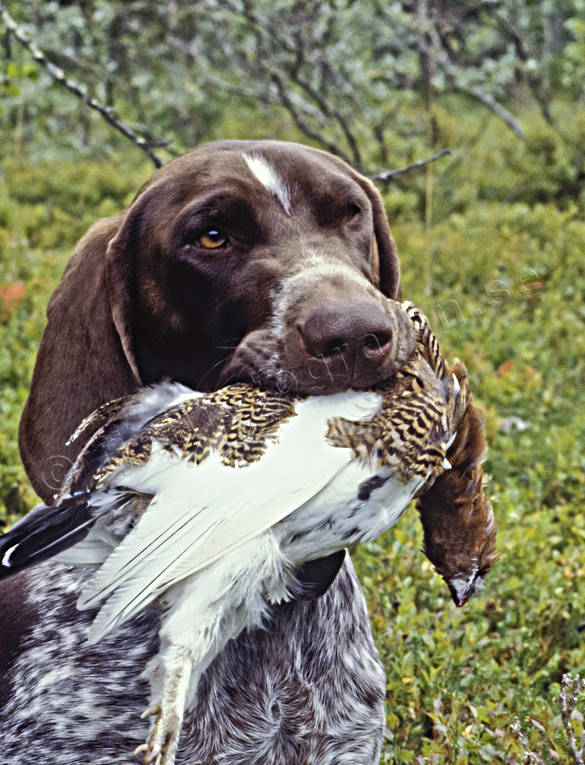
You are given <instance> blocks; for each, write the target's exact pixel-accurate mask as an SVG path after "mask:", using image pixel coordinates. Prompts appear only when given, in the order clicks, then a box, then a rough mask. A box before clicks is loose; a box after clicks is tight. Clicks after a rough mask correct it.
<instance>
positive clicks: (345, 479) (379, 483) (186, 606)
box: [0, 301, 495, 765]
mask: <svg viewBox="0 0 585 765" xmlns="http://www.w3.org/2000/svg"><path fill="white" fill-rule="evenodd" d="M402 309H403V310H404V311H405V312H406V315H407V317H408V318H409V320H410V321H411V323H412V325H413V327H414V329H415V333H416V337H417V342H416V347H415V351H414V353H413V355H412V357H411V359H410V360H409V361H408V362H407V363H406V364H405V365H404V366H403V367H402V368H401V369H400V370H399V371H398V372H397V373H396V374H395V376H394V377H393V378H392V379H390V380H387V381H385V382H384V383H383V384H381V385H380V386H378V387H377V388H374V389H372V390H349V391H345V392H341V393H333V394H329V395H318V396H309V397H302V396H299V395H292V394H288V393H286V392H282V391H280V392H279V391H272V390H264V389H261V388H258V387H254V386H252V385H250V384H248V383H234V384H232V385H229V386H226V387H225V388H222V389H219V390H218V391H215V392H212V393H201V392H197V391H193V390H191V389H189V388H187V387H186V386H184V385H182V384H180V383H178V382H173V381H163V382H162V383H158V384H156V385H153V386H150V387H146V388H144V389H142V390H140V391H138V392H137V393H136V394H133V395H131V396H127V397H124V398H122V399H118V400H115V401H112V402H108V403H107V404H105V405H104V406H103V407H101V408H100V409H98V410H97V411H96V412H94V413H93V414H92V415H90V416H89V417H88V418H86V420H85V421H84V422H83V423H82V424H81V425H80V427H79V428H78V429H77V431H76V432H75V433H74V434H73V436H72V437H71V439H70V441H74V440H76V439H78V438H80V437H81V436H82V435H83V433H84V432H86V431H87V430H88V429H89V427H90V426H91V427H92V429H95V432H94V434H93V435H92V436H91V437H90V438H89V439H88V441H87V443H86V444H85V446H84V447H83V449H82V450H81V452H80V454H79V456H78V458H77V460H76V462H75V463H74V465H73V467H72V468H71V470H70V471H69V474H68V476H67V477H66V479H65V481H64V483H63V486H62V487H61V489H60V491H59V493H58V494H57V495H56V497H55V500H54V503H53V504H52V505H51V506H40V507H37V508H36V509H34V510H33V511H32V512H31V513H30V514H29V515H28V516H26V517H25V518H24V519H23V520H22V521H20V522H19V523H17V524H16V525H15V526H14V527H13V529H12V530H11V531H9V532H8V533H7V534H5V535H4V536H3V537H1V538H0V578H3V577H5V576H9V575H11V574H14V573H17V572H18V571H20V570H22V569H24V568H27V567H29V566H31V565H35V564H36V563H39V562H41V561H43V560H46V559H48V558H50V557H55V558H56V559H57V560H60V561H61V562H63V563H67V564H69V565H79V566H85V567H87V566H90V567H93V568H94V569H97V570H95V571H94V570H92V573H91V575H90V576H89V577H88V578H87V579H86V580H85V581H84V582H83V584H82V586H81V589H80V594H79V598H78V601H77V606H78V608H79V609H82V610H83V609H95V608H97V609H98V611H97V615H96V616H95V618H94V620H93V623H92V625H91V628H90V631H89V634H88V641H89V642H90V643H95V642H97V641H98V640H99V639H100V638H101V637H102V636H103V635H105V634H106V633H108V632H110V631H111V630H113V629H115V628H116V626H118V625H119V624H121V623H122V622H124V621H125V620H127V619H129V618H130V617H132V616H133V615H135V614H136V613H138V612H139V611H140V610H142V609H143V608H145V607H146V606H147V605H149V604H151V603H153V602H155V603H156V604H157V605H158V607H159V608H161V609H162V611H163V616H162V621H161V628H160V632H159V638H160V647H159V651H158V653H157V654H156V655H155V656H154V657H153V659H152V660H151V661H150V663H149V665H148V666H147V668H146V669H145V672H144V676H145V677H146V678H147V679H148V680H149V682H150V689H151V694H150V703H149V706H148V708H147V709H146V710H145V712H144V714H143V717H152V718H153V719H152V722H151V728H150V733H149V736H148V739H147V741H146V742H145V743H144V744H141V745H140V746H139V747H138V748H137V750H136V754H143V755H144V761H145V763H152V764H154V765H172V763H173V762H174V758H175V753H176V750H177V746H178V741H179V735H180V730H181V723H182V720H183V715H184V711H185V709H186V708H187V707H188V706H190V705H192V704H193V702H194V700H195V698H196V694H197V687H198V684H199V680H200V678H201V676H202V675H203V673H204V672H205V670H206V668H207V667H208V666H209V664H210V663H211V662H212V661H213V659H214V658H215V656H217V655H218V654H219V653H220V652H221V651H222V649H223V647H224V646H225V645H226V643H227V642H228V641H229V640H230V639H232V638H234V637H236V636H237V635H238V634H240V633H241V632H242V631H243V630H244V629H250V628H254V627H258V626H260V625H262V623H263V622H264V620H265V619H266V618H268V610H269V606H270V604H274V603H279V602H283V601H286V600H288V599H290V598H292V597H295V596H298V595H299V594H300V593H299V587H300V585H299V583H298V582H297V581H296V579H295V573H296V571H297V570H298V569H299V567H300V566H301V565H302V564H303V563H305V562H307V561H311V560H314V559H317V558H320V557H324V556H327V555H329V554H332V553H334V552H336V551H339V550H341V549H344V548H346V547H348V546H352V545H355V544H358V543H360V542H364V541H369V540H373V539H375V538H376V537H378V536H379V535H380V534H382V533H383V532H384V531H386V530H387V529H388V528H390V526H392V525H393V524H394V523H395V522H396V521H397V520H398V518H399V517H400V515H401V514H402V512H403V511H404V510H405V508H406V507H407V506H408V504H409V502H410V501H411V499H413V498H414V497H417V496H419V497H423V498H424V495H425V492H428V493H429V495H430V496H433V495H432V492H433V486H434V484H435V483H436V481H438V480H440V478H441V476H442V475H443V474H444V473H446V472H449V471H451V470H452V464H451V462H450V460H449V450H450V448H451V447H453V445H454V444H457V449H458V451H457V457H458V460H459V464H458V471H457V473H458V476H459V481H458V482H456V488H457V490H458V491H460V492H463V493H465V491H466V490H467V488H468V485H469V481H470V478H469V475H468V467H469V465H470V464H471V463H472V462H473V460H471V461H470V460H467V462H466V458H465V448H466V445H467V441H466V440H465V439H464V440H463V441H461V438H460V439H459V441H457V434H458V428H459V426H460V424H461V423H462V422H463V424H464V425H465V419H468V420H469V419H470V417H471V414H472V410H471V409H470V407H469V404H470V392H469V386H468V381H467V374H466V370H465V367H464V365H463V364H462V363H461V362H458V361H457V362H456V363H455V365H454V367H453V370H452V369H451V368H450V367H449V366H448V365H447V364H446V362H445V361H444V359H443V357H442V356H441V353H440V349H439V345H438V343H437V340H436V338H435V336H434V334H433V333H432V331H431V329H430V325H429V322H428V319H427V318H426V317H425V316H424V314H423V313H422V312H421V311H420V309H418V308H417V307H416V306H415V305H414V304H412V303H410V302H408V301H405V302H404V303H403V304H402ZM470 413H471V414H470ZM480 429H481V426H480ZM464 430H465V427H464ZM468 431H469V427H468V428H467V430H466V431H465V432H466V433H467V432H468ZM465 438H467V436H465ZM476 457H477V455H474V459H475V458H476ZM468 463H469V464H468ZM473 464H474V466H475V467H477V466H478V464H479V457H477V459H475V463H473ZM476 478H477V476H476V475H475V474H474V477H473V480H474V481H475V480H476ZM441 491H443V490H442V489H441V490H436V492H437V496H438V498H439V499H438V502H439V504H440V500H441V498H442V497H443V495H442V494H441ZM478 492H479V494H480V495H481V494H482V489H481V488H479V489H478V487H477V486H475V493H476V494H477V493H478ZM443 494H445V492H444V491H443ZM445 496H446V498H447V499H448V501H449V502H450V503H451V505H452V506H453V509H454V511H455V517H452V518H451V523H453V522H455V524H456V525H457V523H458V522H459V515H458V514H457V510H458V508H459V505H458V504H457V502H458V499H459V497H458V496H454V495H453V492H451V493H449V492H448V491H447V492H446V494H445ZM443 498H444V497H443ZM421 501H422V500H421ZM437 504H438V503H437V501H430V502H429V503H428V504H427V505H424V504H423V505H421V506H420V507H419V512H420V514H421V520H422V522H423V529H424V532H425V546H424V550H425V552H426V553H427V555H428V557H429V559H430V560H431V562H432V563H433V564H434V565H435V568H436V569H437V571H438V572H439V573H440V574H441V575H443V577H444V578H445V579H446V581H447V584H448V586H449V588H450V590H451V593H452V595H453V597H454V599H455V596H457V598H458V600H459V601H461V600H463V599H465V598H466V599H468V598H469V597H470V596H471V594H473V592H474V591H475V590H476V589H477V588H478V586H479V580H480V579H483V577H484V576H485V573H487V569H488V568H489V565H491V563H489V564H488V563H487V562H485V565H484V561H483V558H482V560H481V561H479V562H478V555H479V556H480V557H482V556H483V557H486V561H487V560H488V558H489V559H490V561H491V558H490V555H491V553H492V552H493V549H492V548H493V546H494V537H493V534H492V530H491V527H490V529H489V533H488V534H487V536H489V541H488V543H487V545H484V547H485V549H483V548H482V549H481V550H480V549H479V548H480V547H481V544H480V542H481V543H483V542H484V541H485V540H484V539H483V537H485V536H486V533H487V532H486V528H487V526H486V525H485V524H484V527H481V526H478V525H477V524H474V523H473V522H472V520H471V516H470V514H469V513H462V514H461V527H462V528H461V529H460V530H459V531H460V536H461V539H462V540H463V542H462V544H459V542H461V540H459V542H458V545H457V560H456V563H453V562H452V561H451V558H452V557H453V556H454V552H453V550H452V549H450V547H449V545H448V544H447V545H445V544H443V541H444V540H443V536H444V524H443V523H442V522H441V521H440V520H439V521H437V519H436V517H435V516H436V514H437V511H436V506H437ZM484 509H486V512H487V507H486V508H484ZM489 510H491V506H490V507H489ZM494 528H495V527H494ZM435 529H437V530H438V534H435ZM436 536H437V538H436V539H435V537H436ZM476 536H477V537H481V539H479V540H478V539H476V538H475V537H476ZM488 552H489V555H488ZM470 572H472V574H470ZM462 577H463V578H464V579H465V585H463V584H461V582H462ZM454 593H455V595H454ZM456 603H457V600H456ZM458 604H460V603H458Z"/></svg>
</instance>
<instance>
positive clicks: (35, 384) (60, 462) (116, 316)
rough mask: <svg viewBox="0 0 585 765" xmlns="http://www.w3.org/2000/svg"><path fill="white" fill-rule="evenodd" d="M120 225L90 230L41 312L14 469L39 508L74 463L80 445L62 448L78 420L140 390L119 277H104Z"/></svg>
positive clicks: (112, 221)
mask: <svg viewBox="0 0 585 765" xmlns="http://www.w3.org/2000/svg"><path fill="white" fill-rule="evenodd" d="M123 220H124V215H123V214H122V215H118V216H116V217H114V218H108V219H105V220H102V221H100V222H98V223H96V224H95V225H94V226H93V227H92V228H91V229H90V231H89V232H88V233H87V234H86V235H85V237H84V238H83V239H82V240H81V241H80V243H79V245H78V246H77V248H76V250H75V252H74V253H73V255H72V256H71V258H70V260H69V263H68V264H67V267H66V269H65V272H64V274H63V277H62V279H61V282H60V283H59V285H58V286H57V288H56V290H55V291H54V293H53V295H52V297H51V300H50V302H49V307H48V309H47V320H48V321H47V326H46V328H45V331H44V334H43V338H42V340H41V344H40V348H39V352H38V355H37V361H36V365H35V369H34V373H33V379H32V383H31V389H30V393H29V397H28V400H27V402H26V406H25V408H24V412H23V415H22V418H21V421H20V430H19V445H20V453H21V457H22V461H23V463H24V466H25V469H26V471H27V473H28V476H29V478H30V481H31V483H32V485H33V487H34V489H35V491H36V492H37V493H38V494H39V496H40V497H41V498H42V499H43V500H44V501H45V502H50V501H51V499H52V497H53V494H54V493H55V492H56V491H57V489H58V488H59V485H60V483H61V481H62V479H63V478H64V476H65V473H66V472H67V470H68V468H69V466H70V465H71V461H72V460H73V459H74V458H75V456H76V453H77V450H78V449H79V447H80V445H76V446H75V447H73V448H72V447H67V446H66V445H65V442H66V440H67V438H68V437H69V436H70V435H71V433H72V432H73V430H74V429H75V427H76V426H77V425H78V424H79V422H80V421H81V420H82V419H83V417H85V416H86V415H87V414H89V413H90V412H91V411H92V410H93V409H95V408H96V407H97V406H99V405H100V404H102V403H103V402H105V401H108V400H110V399H112V398H116V397H118V396H123V395H126V394H128V393H131V392H132V391H134V390H135V389H136V388H137V387H138V386H139V384H140V380H139V378H138V373H137V369H136V363H135V360H134V357H133V353H132V348H131V340H130V338H129V336H128V335H127V332H126V322H125V319H124V311H125V310H126V306H127V303H125V302H124V299H123V297H124V294H125V293H124V290H125V289H126V287H125V286H124V285H117V288H116V285H115V282H116V280H117V279H119V278H121V279H123V278H124V276H125V275H124V274H123V273H120V271H118V272H117V273H116V271H115V269H114V272H112V273H110V274H108V264H107V252H108V245H109V243H110V241H111V240H112V239H113V238H114V237H115V236H116V234H117V233H118V231H119V229H120V226H121V224H122V222H123ZM118 254H119V253H118ZM119 266H120V263H119V259H117V261H116V267H117V268H119ZM112 286H114V287H115V288H114V289H113V290H112Z"/></svg>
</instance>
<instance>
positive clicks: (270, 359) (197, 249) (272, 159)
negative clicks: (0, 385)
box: [0, 141, 412, 765]
mask: <svg viewBox="0 0 585 765" xmlns="http://www.w3.org/2000/svg"><path fill="white" fill-rule="evenodd" d="M399 291H400V267H399V261H398V256H397V252H396V247H395V244H394V241H393V239H392V236H391V232H390V228H389V226H388V222H387V219H386V216H385V212H384V208H383V204H382V200H381V197H380V195H379V194H378V192H377V191H376V189H375V188H374V186H373V185H372V184H371V183H370V181H368V180H367V179H366V178H364V177H363V176H362V175H360V174H359V173H357V172H355V171H354V170H353V169H351V168H350V167H349V166H348V165H346V164H345V163H344V162H343V161H341V160H339V159H337V158H336V157H334V156H332V155H330V154H327V153H326V152H323V151H319V150H317V149H313V148H308V147H305V146H301V145H298V144H293V143H283V142H277V141H251V142H248V141H221V142H216V143H211V144H207V145H204V146H202V147H200V148H198V149H196V150H194V151H192V152H189V153H187V154H185V155H183V156H181V157H178V158H176V159H174V160H172V161H170V162H169V163H168V164H167V165H165V166H163V167H162V168H160V169H159V170H158V171H156V172H155V173H154V175H153V176H152V178H151V179H150V180H149V181H147V182H146V183H145V184H144V186H143V187H142V188H141V189H140V191H139V192H138V194H137V196H136V198H135V199H134V201H133V203H132V204H131V206H130V207H129V209H128V210H127V211H125V212H124V213H121V214H119V215H117V216H115V217H113V218H109V219H106V220H103V221H100V222H99V223H97V224H96V225H94V226H93V227H92V229H91V230H90V231H89V232H88V234H87V235H86V236H85V237H84V238H83V239H82V240H81V242H80V243H79V245H78V247H77V249H76V250H75V252H74V254H73V255H72V257H71V259H70V261H69V263H68V265H67V267H66V269H65V273H64V275H63V277H62V280H61V282H60V284H59V285H58V287H57V288H56V290H55V292H54V294H53V296H52V298H51V301H50V303H49V307H48V311H47V318H48V322H47V327H46V329H45V332H44V335H43V338H42V341H41V345H40V349H39V352H38V357H37V362H36V366H35V370H34V374H33V380H32V384H31V390H30V395H29V398H28V401H27V403H26V406H25V409H24V412H23V416H22V419H21V424H20V432H19V439H20V448H21V455H22V460H23V463H24V465H25V468H26V470H27V473H28V475H29V477H30V480H31V482H32V485H33V487H34V488H35V490H36V491H37V493H38V494H39V495H40V496H41V498H42V499H43V500H44V501H45V502H50V501H51V499H52V496H53V494H54V493H55V491H56V490H57V489H58V488H59V485H60V483H61V480H62V479H63V477H64V475H65V473H66V471H67V468H68V467H69V465H70V464H71V462H72V461H73V460H74V458H75V456H76V454H77V451H76V450H77V449H78V448H79V445H77V442H75V443H74V444H73V445H66V441H67V438H68V437H69V436H70V434H71V433H72V432H73V431H74V430H75V428H76V427H77V425H78V424H79V423H80V421H81V420H82V419H83V418H84V417H85V416H86V415H87V414H88V413H89V412H91V411H92V410H93V409H95V408H96V407H98V406H100V405H102V404H103V403H104V402H107V401H109V400H111V399H114V398H117V397H119V396H123V395H126V394H128V393H132V392H133V391H135V390H137V389H138V388H139V387H141V386H143V385H146V384H149V383H153V382H156V381H159V380H161V379H165V378H170V379H173V380H177V381H179V382H182V383H184V384H186V385H189V386H191V387H193V388H195V389H197V390H201V391H211V390H214V389H216V388H217V387H219V386H221V385H223V384H227V383H232V382H237V381H245V382H250V381H251V382H252V383H254V384H257V385H262V386H266V387H270V388H275V389H277V390H282V391H291V392H294V393H298V394H299V395H303V394H316V393H330V392H331V393H332V392H336V391H340V390H345V389H347V388H356V389H362V388H369V387H372V386H375V385H376V384H377V383H379V382H381V381H382V380H383V379H385V378H387V377H389V376H391V375H392V374H393V373H394V372H395V371H396V370H397V369H398V367H399V366H400V364H401V363H402V361H403V360H404V358H406V357H407V356H408V353H409V349H411V348H412V337H411V336H410V335H409V327H408V326H407V325H406V320H405V318H404V315H403V313H402V312H399V311H396V310H395V309H394V308H393V307H392V306H393V304H392V303H391V301H390V300H388V298H392V299H396V298H397V297H399ZM293 467H294V466H291V469H292V468H293ZM78 577H79V575H78V574H77V573H76V572H75V571H74V570H71V569H69V568H66V567H63V566H57V565H55V564H43V565H41V566H39V567H37V568H36V569H34V570H33V571H32V572H24V573H22V574H20V575H19V576H17V577H14V578H13V579H10V580H8V581H7V582H5V583H3V585H2V588H1V589H0V609H1V612H2V631H3V632H4V635H3V639H2V640H1V641H0V704H1V708H0V730H2V749H3V758H4V760H3V761H4V762H6V763H7V764H8V763H14V765H16V763H21V762H23V761H25V760H26V761H42V762H46V763H54V764H55V765H57V764H58V763H67V764H68V765H69V764H70V763H72V762H80V761H82V760H84V759H85V758H86V757H87V756H88V755H91V758H92V761H93V762H94V763H95V764H96V765H100V764H103V765H105V764H106V763H113V762H116V763H126V762H128V763H131V762H136V759H135V758H134V757H133V756H132V755H126V753H127V752H131V751H132V749H133V748H134V747H135V746H136V745H137V744H139V743H140V742H141V741H143V740H144V738H145V735H146V731H147V725H148V724H147V723H146V722H144V724H143V725H142V726H141V725H140V724H139V723H137V721H136V718H137V716H138V714H139V712H140V711H141V710H142V709H143V708H144V706H145V703H146V696H147V692H148V690H147V684H146V682H145V680H144V679H143V678H141V677H140V668H141V667H143V666H144V665H145V663H146V662H147V661H148V659H149V658H150V657H151V656H152V655H153V654H154V653H155V652H156V650H157V646H156V636H157V631H158V623H159V614H158V613H157V612H156V611H155V610H152V609H151V610H148V609H147V610H145V611H144V612H142V613H141V614H139V615H138V616H137V617H136V618H135V619H133V620H132V621H131V622H129V623H127V624H125V625H123V626H122V627H121V628H120V629H119V630H117V631H116V632H115V633H114V634H113V635H110V636H108V637H107V638H105V639H104V640H103V641H101V642H100V643H98V645H96V646H89V645H86V644H85V643H84V639H85V637H86V635H87V631H88V629H89V625H90V623H91V620H92V616H93V615H92V614H91V613H86V612H84V613H79V612H77V611H76V609H75V599H76V589H77V587H78V584H79V581H78ZM299 578H300V579H301V581H302V582H303V583H304V584H305V585H307V586H305V587H304V588H303V589H304V590H305V591H309V593H310V596H312V598H313V599H308V600H297V601H295V602H293V603H288V604H282V605H280V606H276V607H273V608H272V609H271V615H272V616H271V619H270V620H269V621H268V622H267V624H266V628H265V629H263V630H255V631H251V632H248V633H244V634H243V635H241V636H240V637H239V638H238V639H237V640H235V641H232V642H231V643H229V644H228V646H227V647H226V649H225V650H224V651H223V653H222V654H221V655H220V656H219V657H218V658H217V659H216V661H215V662H214V663H213V664H212V666H211V667H210V668H209V670H208V671H207V673H206V674H205V676H204V678H203V680H202V682H201V693H200V695H199V696H198V701H197V705H196V707H195V708H194V709H191V710H189V711H188V714H187V718H186V721H185V723H184V726H183V734H182V738H181V745H180V747H179V751H178V753H177V758H176V762H177V764H178V765H187V764H189V765H195V764H196V763H200V764H201V765H203V764H205V765H209V764H210V763H224V764H229V765H235V764H236V763H244V762H250V763H257V764H258V765H261V764H262V763H266V765H342V764H343V763H352V765H370V763H371V764H373V763H377V762H378V760H379V757H380V752H381V746H382V738H383V731H384V710H383V701H384V696H385V677H384V672H383V669H382V666H381V662H380V659H379V656H378V653H377V651H376V648H375V646H374V643H373V640H372V635H371V631H370V626H369V621H368V615H367V608H366V604H365V601H364V597H363V593H362V591H361V588H360V586H359V583H358V581H357V578H356V576H355V572H354V571H353V568H352V566H351V562H350V560H349V558H348V557H347V556H346V558H345V560H344V559H343V553H342V554H341V555H338V554H336V555H334V556H330V558H327V559H322V560H321V561H318V562H317V563H314V564H310V565H309V566H308V567H307V568H306V569H303V570H301V572H300V573H299ZM318 596H320V597H318Z"/></svg>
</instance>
